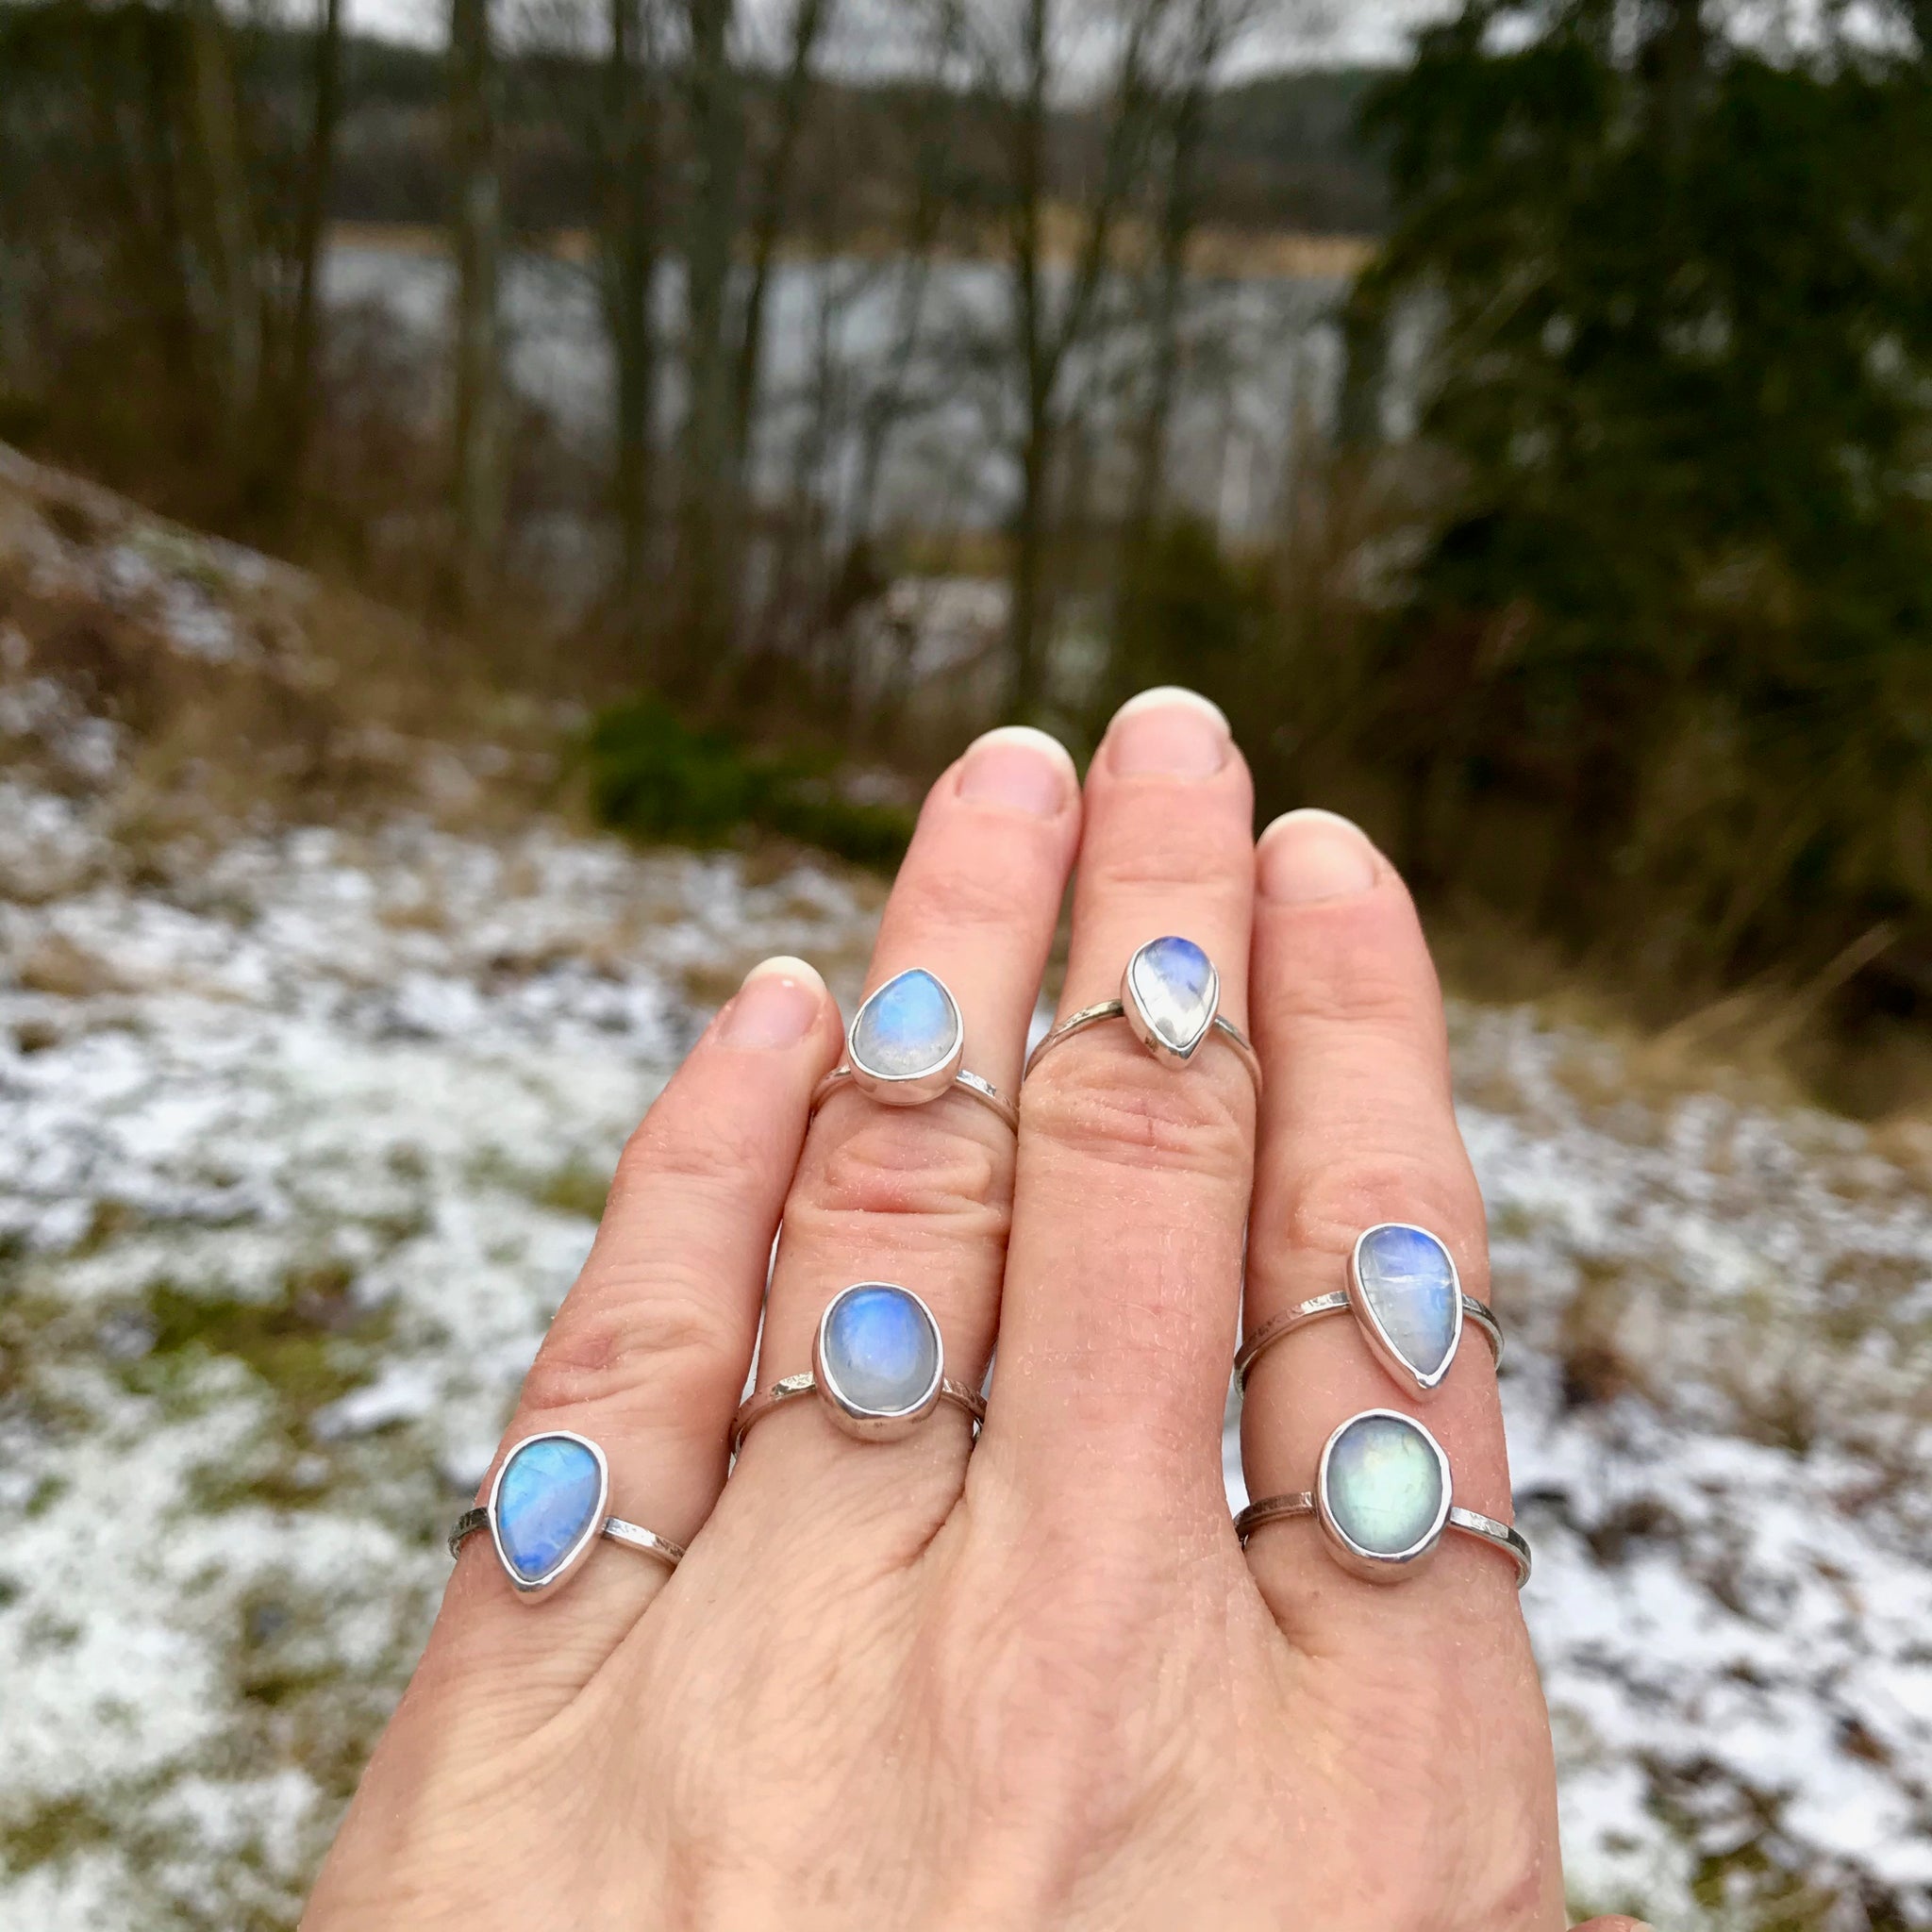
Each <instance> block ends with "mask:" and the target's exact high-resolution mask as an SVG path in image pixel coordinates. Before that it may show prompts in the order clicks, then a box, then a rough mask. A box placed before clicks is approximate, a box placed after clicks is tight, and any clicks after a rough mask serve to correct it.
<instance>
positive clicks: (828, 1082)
mask: <svg viewBox="0 0 1932 1932" xmlns="http://www.w3.org/2000/svg"><path fill="white" fill-rule="evenodd" d="M965 1051H966V1025H965V1022H964V1021H963V1020H961V1019H960V1017H959V1003H958V1000H956V999H955V998H954V997H953V995H952V993H951V992H950V991H948V990H947V987H946V983H945V981H944V980H942V979H941V977H940V976H939V974H936V973H928V972H927V971H926V970H925V969H924V967H923V966H915V967H913V968H912V969H911V970H910V971H909V972H907V973H900V974H894V976H893V977H892V978H891V979H889V980H887V981H886V983H885V985H883V986H882V987H880V988H879V989H878V990H877V991H875V992H874V993H872V994H871V995H870V996H869V997H868V998H867V999H866V1001H865V1003H864V1004H863V1005H862V1006H861V1007H860V1008H859V1009H858V1012H856V1013H854V1014H853V1016H852V1024H851V1027H850V1028H849V1029H848V1030H847V1032H846V1035H845V1058H844V1059H843V1060H842V1061H841V1063H840V1064H839V1065H838V1066H836V1067H834V1068H833V1069H832V1071H831V1072H830V1073H829V1074H826V1075H825V1077H824V1079H823V1080H821V1081H820V1082H819V1084H818V1086H817V1087H816V1088H815V1089H814V1090H813V1091H812V1096H811V1110H812V1111H813V1112H814V1113H816V1112H817V1111H818V1110H819V1108H822V1107H823V1106H824V1104H825V1102H826V1101H827V1100H828V1099H829V1098H830V1097H831V1096H832V1095H833V1094H834V1093H835V1092H837V1091H838V1090H839V1089H840V1088H841V1087H842V1086H844V1085H845V1084H846V1083H847V1082H848V1081H849V1082H850V1083H851V1084H852V1085H853V1086H855V1087H857V1088H858V1091H860V1092H861V1093H868V1094H870V1095H871V1096H872V1097H873V1099H874V1100H879V1101H883V1102H884V1103H885V1104H886V1106H888V1107H923V1106H924V1104H925V1103H926V1102H927V1101H928V1100H937V1099H938V1098H939V1097H940V1095H941V1094H942V1093H946V1092H949V1091H952V1090H953V1089H954V1088H958V1090H959V1091H961V1092H964V1093H970V1094H971V1095H972V1096H973V1098H974V1100H976V1101H978V1102H979V1103H980V1105H981V1106H982V1107H988V1108H991V1109H992V1111H993V1112H994V1113H996V1114H998V1115H999V1117H1000V1119H1001V1120H1003V1121H1005V1122H1006V1124H1008V1126H1009V1127H1011V1128H1013V1129H1014V1130H1015V1131H1017V1130H1018V1128H1019V1125H1020V1113H1019V1109H1018V1108H1016V1107H1014V1105H1013V1103H1012V1102H1011V1101H1010V1100H1008V1098H1007V1096H1006V1095H1005V1094H1004V1093H1002V1092H1001V1091H999V1089H998V1088H997V1087H995V1086H994V1085H993V1084H992V1082H991V1080H984V1079H981V1078H980V1076H979V1075H978V1074H969V1073H967V1072H966V1071H965V1070H964V1069H963V1068H962V1067H961V1066H960V1065H959V1061H960V1058H961V1057H962V1056H963V1055H964V1053H965Z"/></svg>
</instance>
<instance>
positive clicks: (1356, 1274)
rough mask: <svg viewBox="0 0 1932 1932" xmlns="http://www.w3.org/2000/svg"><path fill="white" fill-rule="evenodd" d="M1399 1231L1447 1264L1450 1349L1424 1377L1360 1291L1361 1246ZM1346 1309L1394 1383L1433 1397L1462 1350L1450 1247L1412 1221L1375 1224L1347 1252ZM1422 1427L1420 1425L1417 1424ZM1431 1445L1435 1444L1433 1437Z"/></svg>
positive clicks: (1458, 1286) (1457, 1281)
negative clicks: (1386, 1231) (1384, 1233)
mask: <svg viewBox="0 0 1932 1932" xmlns="http://www.w3.org/2000/svg"><path fill="white" fill-rule="evenodd" d="M1391 1227H1392V1228H1400V1229H1402V1230H1403V1231H1404V1232H1405V1233H1407V1234H1419V1235H1421V1236H1422V1237H1423V1239H1424V1241H1429V1242H1430V1243H1432V1244H1433V1245H1434V1246H1435V1247H1437V1248H1439V1249H1441V1254H1442V1258H1443V1259H1444V1260H1445V1261H1446V1262H1447V1263H1448V1264H1449V1306H1450V1309H1451V1311H1452V1312H1451V1314H1450V1318H1449V1346H1448V1348H1447V1350H1446V1351H1445V1352H1444V1354H1443V1357H1442V1359H1441V1363H1440V1364H1439V1365H1438V1366H1437V1367H1436V1368H1435V1369H1434V1370H1433V1371H1431V1372H1430V1373H1429V1374H1424V1373H1423V1371H1422V1370H1421V1369H1419V1368H1418V1367H1417V1366H1416V1364H1415V1363H1414V1362H1412V1361H1410V1360H1409V1358H1408V1357H1407V1354H1405V1353H1404V1351H1403V1349H1402V1346H1401V1344H1400V1343H1399V1342H1397V1341H1396V1340H1395V1338H1394V1337H1393V1336H1391V1334H1390V1333H1389V1331H1388V1329H1387V1328H1385V1327H1384V1326H1383V1325H1382V1318H1381V1316H1380V1314H1379V1313H1377V1312H1376V1309H1375V1307H1374V1303H1373V1301H1372V1300H1371V1298H1370V1296H1369V1295H1368V1293H1367V1292H1366V1291H1364V1289H1363V1287H1362V1271H1361V1259H1362V1247H1363V1244H1364V1243H1365V1242H1367V1241H1370V1240H1372V1239H1373V1238H1374V1236H1375V1235H1378V1234H1380V1233H1381V1232H1382V1231H1383V1230H1384V1229H1385V1228H1391ZM1348 1306H1349V1309H1350V1311H1351V1312H1352V1313H1353V1314H1354V1316H1355V1319H1356V1322H1357V1324H1358V1325H1359V1327H1360V1328H1361V1331H1362V1335H1363V1337H1364V1338H1365V1339H1366V1340H1367V1341H1368V1344H1369V1347H1370V1348H1371V1349H1372V1350H1373V1351H1374V1356H1375V1358H1376V1360H1377V1361H1379V1362H1380V1363H1381V1364H1382V1366H1383V1368H1385V1369H1386V1370H1387V1371H1388V1372H1389V1374H1391V1375H1392V1376H1394V1378H1395V1379H1396V1381H1398V1382H1401V1383H1404V1384H1405V1385H1407V1387H1409V1388H1411V1389H1414V1390H1415V1391H1417V1392H1418V1393H1419V1394H1423V1395H1428V1394H1432V1393H1433V1392H1434V1391H1436V1390H1437V1389H1438V1388H1440V1387H1441V1384H1442V1381H1443V1378H1444V1377H1445V1376H1447V1374H1449V1371H1450V1370H1451V1369H1453V1368H1454V1367H1455V1366H1456V1357H1457V1352H1458V1351H1459V1350H1460V1349H1461V1347H1462V1323H1463V1315H1462V1276H1461V1274H1459V1273H1458V1272H1457V1267H1456V1257H1455V1256H1454V1255H1452V1254H1451V1253H1450V1252H1449V1243H1448V1242H1447V1241H1444V1240H1443V1239H1442V1238H1441V1235H1438V1234H1433V1233H1431V1232H1430V1231H1429V1229H1427V1228H1426V1227H1419V1226H1418V1225H1417V1224H1415V1223H1414V1222H1412V1221H1378V1222H1376V1223H1375V1224H1374V1226H1373V1227H1365V1228H1363V1229H1362V1231H1361V1233H1360V1234H1358V1235H1357V1236H1356V1238H1355V1246H1354V1247H1352V1248H1351V1249H1350V1250H1349V1251H1348ZM1417 1426H1418V1427H1420V1426H1421V1424H1417ZM1430 1440H1431V1441H1433V1440H1434V1438H1433V1437H1432V1438H1431V1439H1430Z"/></svg>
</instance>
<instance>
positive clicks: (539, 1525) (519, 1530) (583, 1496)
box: [496, 1436, 604, 1583]
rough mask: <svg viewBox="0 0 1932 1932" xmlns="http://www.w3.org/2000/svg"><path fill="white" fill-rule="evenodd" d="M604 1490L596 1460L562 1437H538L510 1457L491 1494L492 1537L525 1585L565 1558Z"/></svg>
mask: <svg viewBox="0 0 1932 1932" xmlns="http://www.w3.org/2000/svg"><path fill="white" fill-rule="evenodd" d="M603 1488H604V1483H603V1476H602V1473H601V1472H600V1471H599V1469H598V1467H597V1458H596V1457H594V1456H593V1455H591V1452H590V1450H588V1449H587V1448H585V1446H584V1445H583V1444H582V1443H581V1442H573V1441H569V1440H568V1439H567V1438H566V1437H562V1436H539V1437H538V1438H537V1439H536V1440H535V1441H530V1442H525V1444H524V1445H523V1447H522V1448H520V1449H519V1450H518V1451H517V1452H516V1453H515V1455H513V1456H512V1457H510V1459H509V1461H508V1464H507V1465H506V1466H505V1468H504V1472H503V1480H502V1482H501V1483H500V1484H499V1485H498V1486H497V1491H496V1536H497V1541H498V1542H499V1543H500V1544H501V1545H502V1548H503V1554H504V1556H505V1557H508V1561H509V1566H510V1568H511V1569H512V1570H514V1571H515V1572H516V1574H518V1575H519V1576H520V1577H522V1578H523V1580H524V1581H525V1583H534V1582H536V1580H537V1579H538V1578H539V1577H540V1576H544V1575H547V1574H549V1573H550V1572H551V1571H552V1570H554V1569H556V1567H557V1566H558V1563H560V1562H561V1561H562V1560H563V1558H564V1557H565V1556H566V1555H568V1554H569V1552H570V1550H571V1548H572V1546H573V1545H574V1544H575V1542H576V1541H577V1539H578V1538H579V1537H580V1536H582V1535H583V1533H584V1531H585V1529H586V1528H587V1527H588V1526H589V1525H590V1524H591V1522H592V1521H594V1520H595V1517H596V1514H597V1507H598V1504H599V1502H600V1501H601V1499H602V1492H603Z"/></svg>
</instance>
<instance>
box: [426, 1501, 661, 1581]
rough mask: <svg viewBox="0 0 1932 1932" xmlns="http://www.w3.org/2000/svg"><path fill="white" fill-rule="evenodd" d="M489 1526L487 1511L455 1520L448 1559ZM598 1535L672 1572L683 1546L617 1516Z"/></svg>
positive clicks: (471, 1512)
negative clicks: (667, 1567) (654, 1559)
mask: <svg viewBox="0 0 1932 1932" xmlns="http://www.w3.org/2000/svg"><path fill="white" fill-rule="evenodd" d="M489 1527H490V1511H489V1510H488V1509H480V1508H479V1509H465V1510H464V1511H463V1513H462V1514H461V1515H460V1516H458V1518H457V1526H456V1527H455V1528H454V1529H453V1530H451V1531H450V1533H449V1553H450V1555H451V1556H452V1557H459V1556H461V1555H462V1551H463V1544H464V1543H465V1542H466V1541H468V1540H469V1539H470V1538H471V1537H473V1536H475V1534H476V1532H477V1531H478V1530H480V1529H488V1528H489ZM601 1534H603V1535H605V1536H607V1537H608V1538H609V1539H610V1541H612V1542H614V1543H622V1544H624V1546H625V1548H626V1549H630V1550H641V1551H642V1552H643V1554H644V1555H645V1556H647V1557H657V1558H658V1561H659V1562H660V1563H664V1564H667V1565H669V1567H670V1568H672V1569H673V1570H675V1569H676V1568H677V1566H678V1564H680V1563H681V1562H683V1560H684V1545H683V1544H682V1543H675V1542H673V1541H671V1539H670V1538H669V1537H667V1536H659V1535H658V1532H657V1531H656V1530H655V1529H646V1528H645V1527H644V1526H643V1524H641V1523H626V1522H625V1520H624V1518H623V1517H621V1516H607V1517H606V1518H605V1519H604V1524H603V1528H602V1531H601Z"/></svg>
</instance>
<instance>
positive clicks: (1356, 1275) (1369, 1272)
mask: <svg viewBox="0 0 1932 1932" xmlns="http://www.w3.org/2000/svg"><path fill="white" fill-rule="evenodd" d="M1344 1308H1346V1309H1348V1310H1349V1311H1350V1312H1351V1313H1353V1314H1354V1316H1355V1318H1356V1321H1357V1324H1359V1326H1360V1328H1361V1331H1362V1334H1363V1336H1364V1337H1365V1338H1366V1339H1367V1341H1368V1343H1369V1346H1370V1347H1371V1348H1373V1349H1374V1352H1375V1356H1376V1358H1377V1359H1378V1360H1379V1361H1380V1362H1381V1364H1382V1366H1383V1367H1384V1368H1385V1369H1387V1370H1388V1371H1389V1373H1390V1374H1391V1375H1393V1376H1394V1377H1395V1379H1396V1380H1397V1381H1398V1382H1400V1383H1402V1384H1403V1385H1404V1386H1405V1387H1407V1388H1411V1389H1414V1390H1415V1391H1417V1392H1418V1393H1419V1394H1423V1395H1426V1394H1428V1393H1429V1392H1430V1391H1432V1390H1434V1389H1436V1388H1438V1387H1439V1386H1440V1385H1441V1381H1442V1378H1443V1377H1444V1376H1445V1375H1447V1374H1448V1373H1449V1369H1450V1366H1451V1364H1452V1363H1453V1362H1454V1361H1455V1359H1456V1352H1457V1349H1458V1348H1459V1347H1460V1346H1461V1344H1462V1330H1463V1327H1464V1325H1465V1324H1467V1323H1470V1322H1474V1324H1475V1325H1476V1326H1477V1327H1478V1328H1479V1329H1481V1330H1482V1333H1483V1339H1484V1341H1487V1342H1488V1343H1489V1344H1490V1347H1491V1350H1492V1351H1493V1352H1494V1355H1495V1358H1496V1360H1497V1361H1498V1362H1500V1361H1501V1360H1502V1359H1503V1331H1502V1328H1501V1327H1500V1326H1499V1325H1498V1324H1497V1322H1496V1317H1495V1314H1494V1313H1493V1311H1492V1310H1491V1309H1490V1308H1489V1307H1487V1306H1486V1305H1485V1304H1484V1303H1482V1302H1479V1301H1477V1300H1476V1298H1475V1297H1474V1295H1471V1294H1464V1293H1463V1291H1462V1280H1461V1277H1460V1276H1459V1275H1458V1274H1457V1272H1456V1258H1455V1257H1454V1256H1453V1255H1451V1254H1450V1252H1449V1250H1448V1248H1447V1246H1446V1245H1445V1244H1444V1243H1443V1242H1442V1241H1441V1240H1440V1239H1438V1237H1436V1236H1435V1235H1432V1234H1431V1233H1430V1232H1429V1231H1428V1229H1427V1228H1425V1227H1416V1226H1414V1225H1412V1224H1410V1223H1408V1222H1406V1221H1383V1222H1377V1223H1376V1224H1375V1225H1374V1227H1369V1228H1364V1229H1363V1230H1362V1232H1361V1233H1360V1234H1359V1235H1357V1237H1356V1242H1355V1246H1354V1248H1353V1249H1351V1250H1350V1253H1349V1257H1348V1286H1347V1288H1345V1289H1337V1290H1336V1291H1334V1292H1333V1293H1331V1294H1318V1295H1316V1296H1315V1297H1314V1299H1313V1300H1311V1301H1306V1302H1301V1303H1298V1304H1297V1305H1296V1306H1295V1307H1291V1308H1290V1309H1289V1310H1288V1311H1287V1313H1285V1314H1281V1315H1277V1316H1275V1318H1274V1321H1272V1322H1270V1323H1267V1324H1265V1325H1264V1326H1262V1327H1260V1328H1258V1329H1257V1330H1256V1332H1255V1333H1254V1334H1253V1335H1251V1336H1249V1337H1248V1339H1247V1341H1244V1342H1243V1343H1242V1344H1241V1353H1240V1354H1239V1355H1237V1356H1236V1357H1235V1358H1234V1378H1235V1380H1236V1381H1237V1382H1238V1383H1239V1384H1240V1385H1241V1387H1242V1388H1243V1389H1245V1388H1246V1387H1247V1383H1248V1374H1249V1372H1250V1371H1251V1370H1252V1369H1253V1368H1254V1366H1255V1364H1256V1362H1257V1361H1258V1360H1259V1359H1260V1358H1261V1357H1262V1356H1264V1355H1265V1354H1266V1353H1267V1352H1268V1351H1269V1350H1270V1349H1271V1348H1273V1347H1274V1344H1275V1343H1276V1342H1277V1341H1280V1340H1281V1338H1282V1337H1283V1336H1284V1335H1292V1334H1293V1333H1294V1331H1295V1330H1296V1329H1297V1328H1300V1327H1303V1326H1305V1325H1306V1324H1307V1323H1309V1322H1314V1321H1319V1320H1320V1319H1321V1318H1322V1317H1323V1316H1324V1315H1335V1314H1340V1313H1341V1311H1342V1310H1343V1309H1344Z"/></svg>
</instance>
